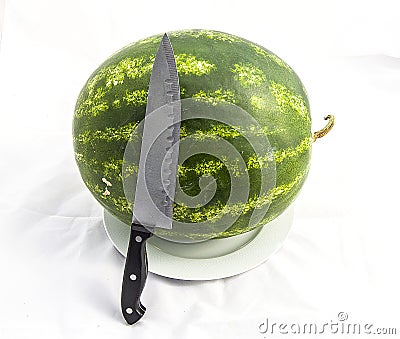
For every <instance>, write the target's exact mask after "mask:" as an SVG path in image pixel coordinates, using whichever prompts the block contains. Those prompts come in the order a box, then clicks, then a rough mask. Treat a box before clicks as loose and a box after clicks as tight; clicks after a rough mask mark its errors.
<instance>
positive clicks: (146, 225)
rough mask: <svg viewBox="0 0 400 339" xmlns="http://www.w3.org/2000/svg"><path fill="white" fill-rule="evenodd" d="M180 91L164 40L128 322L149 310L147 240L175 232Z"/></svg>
mask: <svg viewBox="0 0 400 339" xmlns="http://www.w3.org/2000/svg"><path fill="white" fill-rule="evenodd" d="M180 121H181V105H180V87H179V78H178V72H177V69H176V62H175V57H174V52H173V49H172V46H171V42H170V40H169V38H168V36H167V34H166V33H165V34H164V36H163V37H162V39H161V42H160V45H159V48H158V51H157V54H156V57H155V60H154V64H153V69H152V73H151V76H150V84H149V90H148V96H147V105H146V114H145V118H144V125H143V135H142V142H141V149H140V159H139V169H138V176H137V182H136V192H135V198H134V206H133V213H132V225H131V233H130V239H129V245H128V252H127V256H126V261H125V269H124V275H123V282H122V293H121V308H122V314H123V316H124V318H125V320H126V322H127V323H128V324H133V323H135V322H137V321H138V320H139V319H140V318H141V317H142V316H143V315H144V313H145V311H146V308H145V307H144V306H143V305H142V303H141V301H140V296H141V294H142V291H143V288H144V285H145V282H146V278H147V273H148V267H147V254H146V240H147V239H149V238H150V237H151V236H152V235H153V232H152V230H154V228H155V227H161V228H166V229H171V228H172V213H173V207H174V197H175V190H176V180H177V170H178V155H179V131H180Z"/></svg>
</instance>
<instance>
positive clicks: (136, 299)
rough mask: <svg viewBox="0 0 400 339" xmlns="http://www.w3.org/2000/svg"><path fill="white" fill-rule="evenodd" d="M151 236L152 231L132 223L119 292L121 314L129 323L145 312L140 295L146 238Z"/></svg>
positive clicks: (143, 278)
mask: <svg viewBox="0 0 400 339" xmlns="http://www.w3.org/2000/svg"><path fill="white" fill-rule="evenodd" d="M151 236H152V233H150V232H149V231H148V230H147V229H145V228H144V227H143V226H141V225H138V224H132V226H131V234H130V239H129V246H128V253H127V255H126V262H125V270H124V276H123V281H122V293H121V307H122V314H123V316H124V318H125V320H126V322H127V323H128V324H129V325H132V324H134V323H135V322H137V321H138V320H139V319H140V318H142V317H143V315H144V313H145V312H146V307H144V306H143V305H142V303H141V301H140V297H141V295H142V291H143V288H144V285H145V283H146V278H147V273H148V268H147V254H146V240H147V239H148V238H150V237H151Z"/></svg>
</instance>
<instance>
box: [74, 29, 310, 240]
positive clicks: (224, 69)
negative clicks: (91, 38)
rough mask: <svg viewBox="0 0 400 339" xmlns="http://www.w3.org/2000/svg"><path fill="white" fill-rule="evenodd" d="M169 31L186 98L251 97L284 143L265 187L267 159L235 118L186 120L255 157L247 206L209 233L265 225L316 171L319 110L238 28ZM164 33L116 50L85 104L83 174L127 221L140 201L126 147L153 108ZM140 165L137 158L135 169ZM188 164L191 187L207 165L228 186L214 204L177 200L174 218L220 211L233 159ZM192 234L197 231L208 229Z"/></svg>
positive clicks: (79, 106)
mask: <svg viewBox="0 0 400 339" xmlns="http://www.w3.org/2000/svg"><path fill="white" fill-rule="evenodd" d="M168 35H169V38H170V40H171V43H172V46H173V48H174V53H175V56H176V63H177V69H178V74H179V80H180V85H181V98H182V99H184V98H195V99H197V100H203V101H204V102H207V103H209V104H211V105H216V106H217V105H218V103H223V102H227V103H232V104H235V105H237V106H239V107H241V108H242V109H243V110H245V111H247V112H248V113H249V114H250V115H251V116H252V117H253V118H254V119H255V120H257V122H258V124H259V125H260V126H261V128H262V131H263V132H264V133H265V136H266V137H268V140H269V142H270V144H271V146H272V148H273V150H274V159H275V162H276V186H275V187H274V188H272V189H271V190H269V191H268V192H266V193H265V194H263V195H261V196H259V195H258V192H259V185H260V184H259V181H260V168H261V167H262V166H265V163H266V162H265V160H264V159H262V157H260V155H256V154H254V152H253V151H252V150H251V148H249V147H247V146H246V144H245V143H244V142H243V137H242V136H241V135H240V133H238V131H237V129H235V128H234V126H227V125H224V124H221V123H218V122H215V121H204V120H202V121H195V120H191V121H187V122H183V123H182V126H181V137H185V136H190V135H194V134H196V135H202V134H203V135H204V136H206V137H213V136H215V137H222V138H224V139H226V140H227V141H228V142H230V143H232V144H233V145H235V146H236V147H237V148H243V150H242V156H243V160H244V161H245V163H246V165H247V173H246V174H248V175H249V178H250V183H251V185H250V194H249V199H248V201H247V202H246V205H245V209H244V212H243V213H241V215H240V216H239V217H238V219H237V220H236V222H235V223H234V224H233V225H231V226H230V227H229V228H228V229H226V230H225V231H223V232H215V233H214V232H213V230H212V229H211V230H210V231H209V234H208V235H209V236H210V237H216V238H222V237H229V236H234V235H238V234H241V233H244V232H247V231H250V230H251V229H254V228H256V227H259V226H262V225H265V224H266V223H268V222H269V221H271V220H273V219H274V218H276V217H277V216H278V215H280V214H281V213H282V212H283V211H284V210H285V209H286V208H287V207H288V206H289V205H290V204H291V203H292V202H293V200H294V199H295V197H296V196H297V195H298V193H299V191H300V189H301V187H302V185H303V183H304V181H305V179H306V177H307V174H308V170H309V164H310V156H311V144H312V136H311V117H310V113H309V102H308V98H307V93H306V91H305V89H304V86H303V84H302V83H301V81H300V79H299V78H298V76H297V75H296V73H295V72H294V71H293V70H292V69H291V68H290V67H289V66H288V65H287V64H286V63H285V62H284V61H283V60H282V59H280V58H279V57H278V56H276V55H275V54H273V53H272V52H270V51H268V50H266V49H265V48H263V47H261V46H259V45H257V44H254V43H252V42H250V41H247V40H244V39H242V38H239V37H237V36H233V35H230V34H226V33H222V32H216V31H209V30H185V31H176V32H170V33H168ZM161 37H162V35H161V34H160V35H156V36H153V37H150V38H147V39H144V40H140V41H138V42H136V43H133V44H131V45H129V46H126V47H125V48H123V49H121V50H120V51H118V52H116V53H114V54H113V55H112V56H111V57H110V58H109V59H107V60H106V61H105V62H104V63H103V64H102V65H100V66H99V67H98V68H97V69H96V70H95V71H94V73H93V74H92V75H91V76H90V77H89V79H88V81H87V82H86V84H85V85H84V87H83V89H82V91H81V93H80V95H79V97H78V100H77V103H76V107H75V113H74V119H73V141H74V150H75V159H76V162H77V164H78V167H79V170H80V173H81V176H82V178H83V181H84V183H85V184H86V186H87V187H88V188H89V190H90V191H91V192H92V194H93V195H94V197H95V198H96V199H97V200H98V201H99V202H100V204H101V205H102V206H104V208H106V209H107V210H108V211H109V212H110V213H112V214H113V215H114V216H116V217H117V218H118V219H120V220H121V221H123V222H124V223H126V224H127V225H129V224H130V222H131V216H132V204H131V203H129V202H128V200H127V199H126V197H125V195H124V190H123V180H124V178H123V175H127V174H126V173H124V174H123V173H122V165H123V156H124V151H125V147H126V145H127V143H128V141H129V140H130V138H131V135H132V132H133V131H134V130H135V128H136V127H137V125H138V124H139V123H140V121H141V120H142V119H143V117H144V113H145V107H146V101H147V89H148V84H149V79H150V74H151V69H152V65H153V61H154V57H155V53H156V51H157V48H158V45H159V43H160V41H161ZM135 170H136V169H135V166H132V173H134V171H135ZM178 171H179V181H180V183H181V186H182V187H186V190H187V191H185V193H187V194H189V195H196V194H198V193H199V186H198V181H199V178H200V177H201V176H202V175H203V174H209V175H212V176H214V177H215V178H216V180H217V184H218V190H217V192H216V194H215V196H214V198H213V199H212V200H211V201H210V203H208V204H207V205H205V206H201V207H198V208H187V207H185V206H176V207H175V209H174V219H176V220H179V221H182V222H188V223H196V222H201V221H204V220H207V219H209V218H213V217H215V216H216V215H218V213H219V212H220V211H221V208H223V206H224V202H226V194H227V191H229V183H230V181H229V169H227V168H226V167H224V166H222V165H221V161H219V160H218V159H216V158H215V157H212V156H206V155H200V154H199V155H196V156H193V157H191V158H190V159H187V161H185V162H184V163H183V164H182V165H181V166H179V169H178ZM127 173H128V174H129V168H128V172H127ZM106 182H107V183H108V184H107V183H106ZM263 204H264V205H265V204H270V207H269V209H268V212H267V213H266V215H265V216H264V218H263V219H262V221H261V222H259V223H258V224H256V225H249V218H250V216H251V213H252V211H253V210H254V209H255V208H259V206H263ZM227 207H228V208H227V209H226V210H228V211H229V213H237V212H236V211H237V208H236V207H235V206H227ZM215 219H216V221H215V222H216V223H218V218H215ZM168 232H172V231H168ZM188 236H189V237H192V238H193V239H195V238H196V237H197V236H198V235H197V234H190V235H188Z"/></svg>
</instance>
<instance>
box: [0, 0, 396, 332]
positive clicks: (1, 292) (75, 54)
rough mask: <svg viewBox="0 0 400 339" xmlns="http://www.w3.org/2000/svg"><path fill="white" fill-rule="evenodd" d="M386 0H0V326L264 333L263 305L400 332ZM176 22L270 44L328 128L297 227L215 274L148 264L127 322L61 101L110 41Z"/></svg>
mask: <svg viewBox="0 0 400 339" xmlns="http://www.w3.org/2000/svg"><path fill="white" fill-rule="evenodd" d="M397 4H398V1H396V0H394V1H386V0H381V1H379V2H378V1H365V0H364V1H350V0H347V1H317V0H315V1H311V0H309V1H299V0H296V1H289V0H284V1H270V0H268V1H251V0H246V1H226V0H224V1H210V0H202V1H171V4H168V2H167V1H158V0H157V1H94V0H91V1H79V0H69V1H51V0H47V1H46V0H35V1H29V0H14V1H9V0H7V1H6V3H5V5H6V6H5V15H4V25H3V37H2V41H1V46H0V114H1V115H0V117H1V119H0V122H1V123H0V155H1V160H0V188H1V189H0V272H1V276H0V338H1V339H3V338H5V339H13V338H41V339H47V338H51V339H57V338H98V339H100V338H111V337H114V338H121V339H122V338H135V337H136V338H205V337H207V338H263V335H262V334H261V333H259V330H258V326H259V324H261V323H262V322H263V321H265V319H266V318H267V317H268V318H269V319H270V321H276V322H286V323H289V324H290V323H294V322H296V321H298V322H319V323H324V322H329V321H330V320H336V319H337V314H338V312H341V311H342V312H347V313H348V314H349V321H353V322H361V323H363V322H369V323H371V324H375V325H376V326H377V327H379V326H380V327H397V331H398V332H397V333H400V321H399V313H400V310H399V305H400V292H399V286H400V278H399V265H398V260H399V257H400V249H399V248H400V246H399V241H400V227H399V226H400V223H399V220H398V208H399V207H398V204H399V190H400V185H399V166H398V157H399V154H398V153H399V152H398V146H399V113H400V103H399V102H400V101H399V97H400V7H399V6H397ZM0 8H1V6H0ZM183 28H208V29H215V30H221V31H225V32H229V33H232V34H236V35H239V36H241V37H244V38H247V39H249V40H251V41H254V42H257V43H259V44H261V45H263V46H265V47H266V48H268V49H270V50H272V51H274V52H275V53H277V54H278V55H279V56H280V57H282V58H283V59H284V60H285V61H287V62H288V63H289V64H290V65H291V66H292V67H293V68H294V69H295V71H296V72H297V73H298V75H299V76H300V78H301V79H302V81H303V82H304V84H305V87H306V88H307V90H308V93H309V98H310V102H311V109H312V117H313V124H314V127H313V129H314V130H317V129H319V128H320V127H321V126H322V125H323V124H324V121H323V119H322V118H323V116H324V115H325V114H326V113H333V114H335V116H336V118H337V125H336V127H335V128H334V130H333V131H332V132H331V133H330V134H329V135H328V136H326V137H325V138H324V139H322V140H320V141H318V142H317V143H316V144H315V145H314V146H313V159H312V168H311V171H310V175H309V178H308V180H307V182H306V184H305V186H304V189H303V190H302V193H301V195H300V196H299V198H298V199H297V201H296V210H295V222H294V224H293V228H292V230H291V232H290V234H289V237H288V239H287V241H286V242H285V245H284V247H283V248H282V249H281V250H280V251H279V252H278V253H277V254H276V255H274V256H273V257H272V258H271V259H270V260H268V261H267V262H266V263H264V264H263V265H261V266H259V267H257V268H256V269H254V270H252V271H250V272H247V273H245V274H241V275H239V276H236V277H233V278H228V279H222V280H217V281H210V282H183V281H176V280H172V279H167V278H163V277H160V276H156V275H154V274H150V275H149V278H148V281H147V286H146V289H145V291H144V294H143V304H145V305H146V306H147V308H148V311H147V313H146V315H145V317H144V318H143V319H142V320H141V321H140V323H138V324H137V325H135V326H132V327H129V326H126V325H125V324H124V322H123V319H122V317H121V314H120V310H119V297H120V296H119V293H120V284H121V276H122V270H123V264H124V259H123V258H122V257H121V256H120V255H119V254H118V253H117V252H116V251H115V250H114V249H113V247H112V245H111V243H110V242H109V240H108V239H107V237H106V234H105V232H104V229H103V227H102V220H101V212H102V211H101V208H100V207H99V205H98V204H97V203H96V202H95V200H94V199H93V198H92V196H91V195H90V193H89V192H88V190H87V189H86V188H85V187H84V185H83V183H82V181H81V179H80V177H79V173H78V170H77V167H76V165H75V163H74V159H73V151H72V138H71V121H72V115H73V109H74V104H75V101H76V98H77V95H78V93H79V91H80V89H81V87H82V86H83V84H84V82H85V81H86V79H87V78H88V76H89V75H90V73H91V72H92V71H93V70H94V69H95V68H96V67H97V66H98V65H99V64H100V63H101V62H102V61H103V60H104V59H106V58H107V57H108V56H109V55H110V54H111V53H113V52H114V51H115V50H117V49H119V48H121V47H123V46H124V45H126V44H128V43H130V42H133V41H135V40H138V39H140V38H144V37H147V36H150V35H152V34H155V33H160V32H164V31H169V30H174V29H183ZM269 337H272V336H271V335H270V336H269ZM283 337H290V336H289V335H286V336H283ZM297 337H309V338H311V337H317V336H297ZM319 337H322V338H323V337H324V336H319ZM326 337H328V336H326ZM333 337H343V336H340V335H338V334H337V335H335V336H333ZM364 337H365V336H364ZM388 337H390V336H388Z"/></svg>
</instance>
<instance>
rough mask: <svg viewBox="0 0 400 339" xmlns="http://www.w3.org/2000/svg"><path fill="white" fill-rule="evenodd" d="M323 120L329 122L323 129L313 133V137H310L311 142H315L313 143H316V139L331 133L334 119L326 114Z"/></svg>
mask: <svg viewBox="0 0 400 339" xmlns="http://www.w3.org/2000/svg"><path fill="white" fill-rule="evenodd" d="M324 119H325V120H329V121H328V123H327V124H326V126H325V127H324V128H322V129H320V130H319V131H317V132H314V134H313V137H312V138H313V142H315V141H317V139H319V138H322V137H324V136H325V135H327V134H328V133H329V132H330V131H331V129H332V128H333V126H334V125H335V117H334V116H333V115H332V114H328V115H327V116H326V117H325V118H324Z"/></svg>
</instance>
